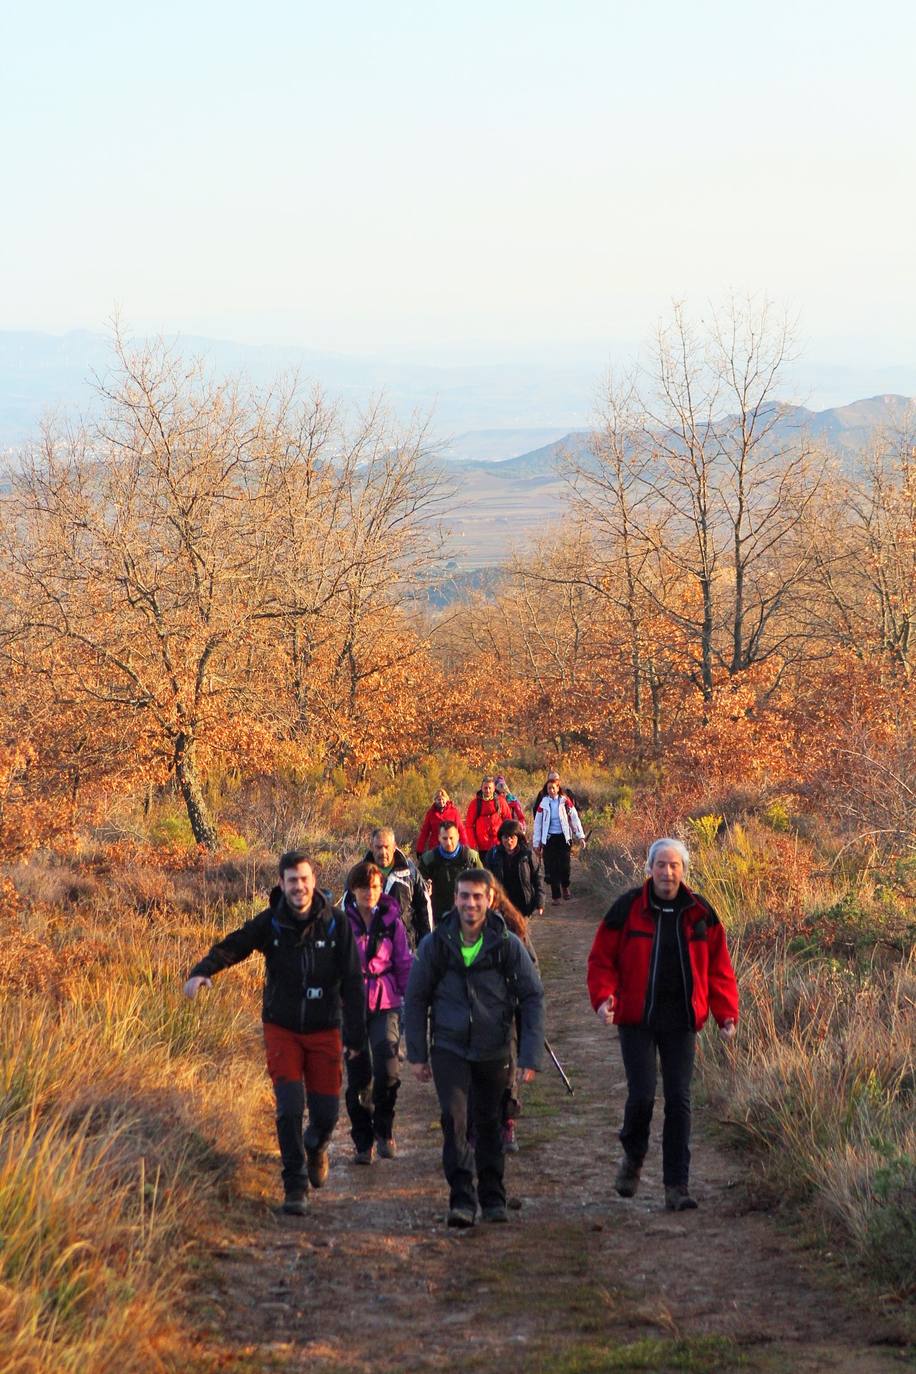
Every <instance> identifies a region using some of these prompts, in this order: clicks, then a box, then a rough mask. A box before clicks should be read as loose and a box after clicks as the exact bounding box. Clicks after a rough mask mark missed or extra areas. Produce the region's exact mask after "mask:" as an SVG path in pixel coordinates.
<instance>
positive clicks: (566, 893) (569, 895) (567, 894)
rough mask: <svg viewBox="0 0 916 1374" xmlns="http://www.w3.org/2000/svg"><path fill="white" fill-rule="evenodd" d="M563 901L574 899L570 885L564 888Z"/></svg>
mask: <svg viewBox="0 0 916 1374" xmlns="http://www.w3.org/2000/svg"><path fill="white" fill-rule="evenodd" d="M563 901H564V902H571V901H572V893H571V892H570V890H569V888H568V887H564V889H563Z"/></svg>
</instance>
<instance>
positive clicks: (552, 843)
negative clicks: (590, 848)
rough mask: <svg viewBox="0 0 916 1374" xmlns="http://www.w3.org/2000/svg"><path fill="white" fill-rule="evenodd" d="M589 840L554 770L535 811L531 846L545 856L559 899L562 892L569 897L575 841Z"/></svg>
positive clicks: (548, 875)
mask: <svg viewBox="0 0 916 1374" xmlns="http://www.w3.org/2000/svg"><path fill="white" fill-rule="evenodd" d="M574 840H578V841H579V843H580V844H583V845H584V844H585V832H584V830H583V829H582V822H581V821H580V820H579V813H578V811H577V810H576V808H575V806H574V805H573V803H572V800H571V798H570V797H569V796H568V794H566V793H564V792H563V791H562V789H561V787H560V775H559V773H556V772H552V773H550V774H549V775H548V778H547V782H546V783H545V784H544V796H543V797H542V798H541V800H540V801H539V802H538V806H537V810H536V811H535V813H534V833H533V835H532V837H531V847H532V849H533V850H534V853H535V854H543V856H544V876H545V877H546V879H547V881H548V883H549V884H550V893H551V896H552V897H553V900H554V901H555V902H558V901H559V900H560V897H561V896H562V897H563V898H564V900H566V901H569V899H570V896H571V895H572V894H571V893H570V890H569V872H570V860H571V856H572V845H573V841H574Z"/></svg>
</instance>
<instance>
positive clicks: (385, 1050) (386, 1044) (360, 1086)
mask: <svg viewBox="0 0 916 1374" xmlns="http://www.w3.org/2000/svg"><path fill="white" fill-rule="evenodd" d="M366 1029H367V1032H368V1044H367V1045H365V1046H364V1047H363V1049H362V1050H361V1051H360V1052H359V1054H358V1055H356V1056H355V1057H354V1058H353V1059H348V1060H347V1094H346V1100H347V1111H348V1113H349V1116H350V1135H351V1136H352V1137H353V1144H354V1145H355V1146H356V1148H357V1150H368V1148H369V1146H370V1145H371V1144H372V1141H373V1139H375V1138H378V1139H380V1140H390V1139H391V1135H392V1132H393V1130H394V1106H395V1102H396V1101H397V1096H398V1088H399V1087H400V1086H401V1079H400V1076H399V1073H398V1044H399V1042H400V1038H401V1018H400V1015H399V1013H398V1012H397V1011H373V1012H370V1013H369V1016H368V1017H367V1021H366ZM370 1104H371V1105H370Z"/></svg>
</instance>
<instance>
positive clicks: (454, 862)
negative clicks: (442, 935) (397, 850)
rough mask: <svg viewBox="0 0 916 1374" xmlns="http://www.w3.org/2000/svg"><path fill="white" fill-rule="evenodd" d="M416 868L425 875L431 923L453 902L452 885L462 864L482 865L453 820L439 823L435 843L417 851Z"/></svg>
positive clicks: (475, 851) (435, 922)
mask: <svg viewBox="0 0 916 1374" xmlns="http://www.w3.org/2000/svg"><path fill="white" fill-rule="evenodd" d="M419 862H420V872H421V873H422V874H423V877H424V878H426V879H428V881H429V886H430V899H431V901H432V908H433V924H434V925H436V924H438V922H439V921H441V920H442V917H443V916H444V915H445V913H446V912H447V911H451V909H452V907H453V906H454V905H455V889H456V888H457V886H458V879H459V877H460V876H461V874H462V873H463V872H464V871H465V869H466V868H483V864H482V863H481V861H480V855H479V854H478V853H477V850H476V849H470V848H469V847H468V846H467V845H466V844H462V843H461V840H460V838H459V831H458V827H457V825H456V824H455V822H454V821H443V822H442V824H441V825H440V826H439V843H438V844H437V845H436V848H435V849H428V850H427V851H426V853H425V854H421V855H420V860H419Z"/></svg>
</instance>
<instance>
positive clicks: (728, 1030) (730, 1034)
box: [719, 1020, 738, 1042]
mask: <svg viewBox="0 0 916 1374" xmlns="http://www.w3.org/2000/svg"><path fill="white" fill-rule="evenodd" d="M719 1034H720V1035H721V1037H722V1039H723V1040H725V1041H726V1042H727V1041H730V1040H734V1038H735V1036H736V1035H737V1034H738V1027H737V1026H736V1025H735V1023H734V1021H732V1020H728V1021H726V1022H725V1025H724V1026H720V1027H719Z"/></svg>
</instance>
